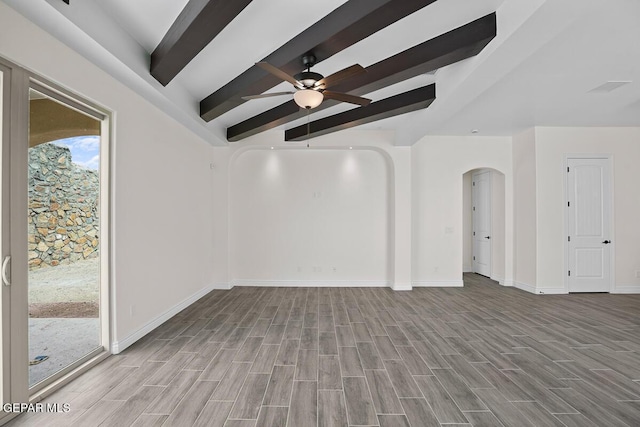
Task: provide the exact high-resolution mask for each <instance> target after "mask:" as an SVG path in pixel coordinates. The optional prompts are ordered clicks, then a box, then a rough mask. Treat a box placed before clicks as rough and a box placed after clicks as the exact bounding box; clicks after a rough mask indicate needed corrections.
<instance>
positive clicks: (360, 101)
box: [322, 90, 371, 107]
mask: <svg viewBox="0 0 640 427" xmlns="http://www.w3.org/2000/svg"><path fill="white" fill-rule="evenodd" d="M322 94H323V95H324V97H325V98H326V99H333V100H336V101H340V102H348V103H350V104H357V105H362V106H363V107H366V106H367V105H369V104H370V103H371V100H370V99H369V98H362V97H361V96H355V95H349V94H348V93H340V92H331V91H330V90H325V91H324V92H322Z"/></svg>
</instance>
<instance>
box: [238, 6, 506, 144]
mask: <svg viewBox="0 0 640 427" xmlns="http://www.w3.org/2000/svg"><path fill="white" fill-rule="evenodd" d="M496 32H497V26H496V14H495V13H492V14H489V15H487V16H484V17H482V18H480V19H477V20H475V21H473V22H470V23H468V24H466V25H463V26H462V27H459V28H456V29H454V30H451V31H449V32H447V33H444V34H442V35H440V36H438V37H436V38H433V39H431V40H428V41H426V42H424V43H421V44H419V45H416V46H414V47H412V48H410V49H407V50H405V51H404V52H401V53H398V54H397V55H394V56H392V57H389V58H387V59H384V60H382V61H380V62H378V63H376V64H373V65H371V66H369V67H367V68H366V70H367V73H363V74H361V75H359V76H357V77H355V78H351V79H349V80H346V81H344V82H342V83H340V84H339V85H336V86H334V87H332V88H331V90H334V91H336V92H346V93H350V94H352V95H358V96H360V95H365V94H367V93H370V92H373V91H375V90H378V89H381V88H383V87H385V86H389V85H392V84H395V83H398V82H400V81H403V80H406V79H409V78H411V77H415V76H418V75H420V74H424V73H428V72H430V71H434V70H437V69H438V68H442V67H445V66H447V65H450V64H453V63H455V62H458V61H461V60H463V59H467V58H470V57H472V56H475V55H477V54H478V53H480V52H481V51H482V49H484V48H485V46H486V45H487V44H489V42H490V41H491V40H493V38H495V36H496ZM336 104H337V102H335V101H325V102H323V103H322V104H320V106H319V107H317V108H315V109H314V112H315V111H320V110H322V109H325V108H328V107H331V106H334V105H336ZM305 114H306V112H305V111H301V110H300V109H299V107H298V105H297V104H296V103H295V102H294V101H289V102H285V103H284V104H281V105H278V106H277V107H274V108H271V109H270V110H267V111H265V112H263V113H260V114H258V115H256V116H253V117H251V118H249V119H247V120H244V121H242V122H240V123H238V124H235V125H233V126H231V127H229V128H228V129H227V139H228V140H229V141H239V140H241V139H244V138H247V137H249V136H252V135H255V134H257V133H260V132H264V131H266V130H269V129H273V128H275V127H277V126H280V125H283V124H285V123H289V122H291V121H293V120H296V119H298V118H300V117H302V116H303V115H305Z"/></svg>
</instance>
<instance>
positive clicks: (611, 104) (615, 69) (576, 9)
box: [3, 0, 640, 145]
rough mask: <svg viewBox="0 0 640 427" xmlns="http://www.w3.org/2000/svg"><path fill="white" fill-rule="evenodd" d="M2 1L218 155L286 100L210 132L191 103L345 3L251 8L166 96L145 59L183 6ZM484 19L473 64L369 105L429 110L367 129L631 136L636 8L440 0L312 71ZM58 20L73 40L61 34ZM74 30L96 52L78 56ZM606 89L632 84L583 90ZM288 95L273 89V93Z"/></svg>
mask: <svg viewBox="0 0 640 427" xmlns="http://www.w3.org/2000/svg"><path fill="white" fill-rule="evenodd" d="M3 1H5V2H6V3H7V4H9V5H10V6H12V7H14V8H15V9H17V10H18V11H20V12H21V13H23V14H24V15H26V16H27V17H28V18H30V19H32V20H33V21H34V22H36V23H37V24H39V25H40V26H42V27H43V28H45V29H47V30H48V31H50V32H51V33H53V34H54V35H55V36H57V37H59V38H60V39H61V40H63V41H65V42H66V43H67V44H69V45H70V46H71V47H73V48H75V49H76V50H78V51H80V52H81V53H82V54H84V55H85V56H87V57H89V59H91V60H93V61H94V62H96V63H97V64H98V65H100V66H101V67H103V68H105V69H107V70H109V71H110V72H111V73H112V75H114V76H115V77H116V78H119V79H120V80H122V81H123V82H124V83H125V84H127V85H129V86H130V87H132V89H134V90H137V91H138V92H139V93H141V94H142V95H143V96H145V97H146V98H148V99H149V100H150V101H151V102H153V103H155V104H156V105H158V106H159V107H160V108H162V109H164V110H165V111H166V112H168V113H169V114H172V115H173V116H174V117H176V119H178V120H179V121H181V122H182V123H184V124H185V125H186V126H189V127H190V128H191V129H193V130H194V131H196V132H198V133H199V134H200V135H202V136H204V137H205V138H207V139H208V140H210V141H211V142H212V143H214V144H216V145H220V144H226V139H225V134H226V127H228V126H230V125H233V124H236V123H238V122H240V121H242V120H245V119H247V118H249V117H251V116H253V115H255V114H258V113H260V112H262V111H264V110H266V109H269V108H272V107H274V106H276V105H279V104H280V103H282V102H284V101H286V97H284V98H271V99H264V100H255V101H250V102H247V103H245V104H243V105H242V106H240V107H238V108H235V109H233V110H232V111H229V112H228V113H226V114H224V115H222V116H221V117H219V118H217V119H216V120H213V121H212V122H210V123H208V124H207V123H205V122H204V121H202V120H201V119H200V118H199V114H198V103H199V101H200V100H201V99H202V98H204V97H206V96H207V95H209V94H210V93H212V92H213V91H215V90H216V89H218V88H220V87H222V86H223V85H225V84H226V83H227V82H229V81H230V80H232V79H233V78H234V77H235V76H236V75H238V74H240V73H242V72H243V71H245V70H246V69H247V68H249V67H250V66H251V65H252V64H253V63H254V62H256V61H259V60H261V59H262V58H264V57H265V56H267V55H268V54H270V53H271V52H273V51H274V50H276V49H277V48H278V47H280V46H281V45H283V44H284V43H285V42H287V41H288V40H289V39H290V38H293V37H295V35H297V34H299V33H300V32H302V31H303V30H304V29H305V28H307V27H308V26H310V25H312V24H313V23H314V22H316V21H317V20H319V19H320V18H322V17H323V16H325V15H326V14H328V13H329V12H331V11H332V10H333V9H335V8H337V7H338V6H340V5H341V4H342V3H344V2H345V0H324V1H322V2H317V1H314V2H312V1H310V0H254V1H253V2H251V3H250V4H249V6H247V8H246V9H245V10H243V11H242V12H241V13H240V15H239V16H238V17H237V18H236V19H235V20H234V21H233V22H231V23H230V24H229V25H228V26H227V27H226V28H225V29H224V30H223V31H222V32H221V33H220V34H219V35H218V36H217V37H216V39H214V41H213V42H212V43H210V44H209V45H208V46H207V47H206V48H205V49H204V50H203V51H202V52H201V53H200V54H199V55H198V56H197V57H196V58H195V59H194V60H193V61H192V62H191V63H190V64H189V65H187V67H186V68H185V69H184V70H183V71H182V72H181V73H180V74H179V75H178V76H177V77H176V78H175V79H174V80H173V81H172V82H171V83H169V85H168V86H167V87H166V88H164V87H162V86H161V85H159V84H158V83H157V82H155V80H154V79H153V78H152V77H151V76H150V75H149V72H148V54H149V53H150V52H152V51H153V49H154V48H155V46H157V44H158V43H159V42H160V40H161V39H162V37H163V36H164V34H165V33H166V31H167V30H168V29H169V27H170V26H171V24H172V22H173V21H174V20H175V18H176V17H177V16H178V14H179V13H180V11H181V10H182V8H183V7H184V5H185V4H186V3H187V1H188V0H177V1H176V0H174V1H169V0H163V1H159V0H136V1H131V0H84V1H78V0H76V1H74V0H72V2H71V3H72V4H71V7H69V6H66V5H64V3H62V2H61V1H60V0H31V1H29V2H24V1H21V0H3ZM310 11H312V12H310ZM493 11H497V13H498V36H497V37H496V39H494V40H493V41H492V42H491V43H490V44H489V45H488V46H487V48H485V50H484V51H483V52H481V53H480V54H479V55H478V56H477V57H475V58H471V59H468V60H465V61H462V62H460V63H457V64H454V65H451V66H449V67H446V68H443V69H441V70H438V72H437V73H436V75H435V76H432V75H424V76H418V77H416V78H413V79H410V80H408V81H405V82H402V83H399V84H396V85H394V86H392V87H388V88H385V89H383V90H380V91H377V92H374V93H371V94H368V95H367V96H369V97H371V98H372V99H373V100H374V101H375V100H379V99H382V98H384V97H387V96H391V95H394V94H397V93H400V92H404V91H407V90H410V89H413V88H416V87H419V86H422V85H425V84H428V83H432V82H434V81H435V82H436V85H437V97H438V98H437V99H436V101H435V102H434V103H433V104H432V105H431V106H430V107H429V108H428V109H426V110H422V111H418V112H414V113H410V114H407V115H403V116H398V117H394V118H391V119H386V120H382V121H379V122H374V123H371V124H368V125H365V127H368V128H373V129H393V130H395V131H396V133H397V139H398V141H397V143H398V144H403V145H408V144H413V143H414V142H416V141H417V140H418V139H419V138H421V137H422V136H424V135H427V134H432V135H433V134H448V135H456V134H459V135H468V134H469V133H470V131H471V129H478V130H479V131H480V134H481V135H512V134H515V133H518V132H520V131H522V130H523V129H526V128H528V127H532V126H640V47H638V46H639V45H640V43H638V40H640V25H639V24H638V23H640V2H638V1H636V0H590V1H589V2H584V1H582V0H528V1H526V2H525V1H522V0H473V1H470V0H438V1H436V2H435V3H433V4H432V5H430V6H427V7H426V8H424V9H422V10H420V11H418V12H416V13H415V14H413V15H411V16H409V17H407V18H405V19H403V20H401V21H399V22H397V23H395V24H393V25H391V26H389V27H388V28H386V29H384V30H381V31H379V32H378V33H376V34H374V35H372V36H371V37H369V38H367V39H365V40H363V41H362V42H360V43H358V44H356V45H354V46H351V47H349V48H347V49H345V50H344V51H342V52H340V53H338V54H336V55H334V56H333V57H331V58H329V59H327V60H326V61H323V62H321V63H320V64H318V65H317V66H316V67H315V68H314V70H315V71H318V72H320V73H322V74H324V75H328V74H331V73H333V72H335V71H337V70H340V69H342V68H345V67H347V66H349V65H352V64H354V63H359V64H361V65H362V66H364V67H367V66H369V65H371V64H373V63H375V62H378V61H380V60H382V59H385V58H386V57H389V56H391V55H393V54H396V53H398V52H400V51H403V50H405V49H407V48H409V47H412V46H414V45H416V44H419V43H421V42H424V41H426V40H428V39H431V38H433V37H435V36H437V35H439V34H442V33H444V32H446V31H449V30H451V29H454V28H456V27H458V26H461V25H463V24H465V23H467V22H470V21H472V20H475V19H477V18H480V17H482V16H484V15H486V14H488V13H490V12H493ZM60 13H62V14H63V15H64V17H65V18H66V19H68V20H69V21H71V22H68V26H69V27H74V28H73V30H74V31H73V32H72V31H71V28H65V26H60V25H59V21H60ZM54 18H55V19H54ZM56 22H58V24H55V23H56ZM78 28H79V29H80V30H82V33H84V36H85V37H87V38H88V39H92V41H93V42H97V43H98V44H99V45H101V46H102V47H103V48H104V49H103V50H102V51H98V52H96V49H93V50H92V51H88V50H87V48H86V46H88V45H91V44H89V43H86V42H85V43H82V42H81V41H79V40H78V31H77V30H78ZM93 44H94V45H95V43H93ZM607 81H631V82H632V83H630V84H627V85H624V86H622V87H620V88H618V89H615V90H613V91H611V92H609V93H593V92H590V91H591V90H592V89H594V88H596V87H598V86H600V85H602V84H604V83H606V82H607ZM289 89H290V87H289V85H288V84H285V83H283V84H282V85H279V86H277V87H275V88H273V89H272V91H280V90H289ZM348 108H352V107H350V106H348V105H345V104H342V105H339V106H336V107H332V108H329V109H326V110H323V111H321V112H318V113H315V114H312V116H311V119H312V120H313V119H316V118H320V117H324V116H327V115H330V114H335V113H336V112H339V111H343V110H345V109H348ZM303 122H305V120H304V119H301V120H298V121H297V122H292V123H289V124H288V125H286V126H282V127H281V129H285V128H291V127H293V126H295V125H298V124H301V123H303ZM257 137H259V136H257ZM241 143H242V142H239V144H241Z"/></svg>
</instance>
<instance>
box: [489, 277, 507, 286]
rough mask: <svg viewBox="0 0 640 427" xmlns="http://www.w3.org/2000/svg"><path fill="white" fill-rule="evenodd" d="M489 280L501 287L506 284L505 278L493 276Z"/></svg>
mask: <svg viewBox="0 0 640 427" xmlns="http://www.w3.org/2000/svg"><path fill="white" fill-rule="evenodd" d="M489 278H490V279H491V280H493V281H494V282H498V283H499V284H501V285H502V284H503V283H504V277H497V276H491V277H489Z"/></svg>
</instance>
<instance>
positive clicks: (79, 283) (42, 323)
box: [29, 258, 100, 385]
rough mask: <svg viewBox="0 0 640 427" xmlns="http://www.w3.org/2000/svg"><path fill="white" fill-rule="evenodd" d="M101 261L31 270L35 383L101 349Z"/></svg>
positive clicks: (31, 373)
mask: <svg viewBox="0 0 640 427" xmlns="http://www.w3.org/2000/svg"><path fill="white" fill-rule="evenodd" d="M99 271H100V269H99V260H98V259H97V258H95V259H89V260H83V261H78V262H75V263H73V264H69V265H58V266H56V267H46V268H41V269H38V270H33V271H31V272H29V315H30V316H29V317H30V318H29V360H34V358H35V357H36V356H48V359H47V360H45V361H44V362H41V363H39V364H37V365H31V366H29V384H30V385H34V384H37V383H38V382H40V381H42V380H43V379H45V378H47V377H49V376H50V375H53V374H54V373H56V372H58V371H59V370H61V369H62V368H64V367H66V366H68V365H70V364H71V363H73V362H75V361H76V360H78V359H79V358H81V357H83V356H84V355H86V354H88V353H89V352H91V351H92V350H94V349H96V348H97V347H98V346H99V343H100V330H99V326H100V325H99V323H100V321H99V319H98V300H99Z"/></svg>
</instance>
